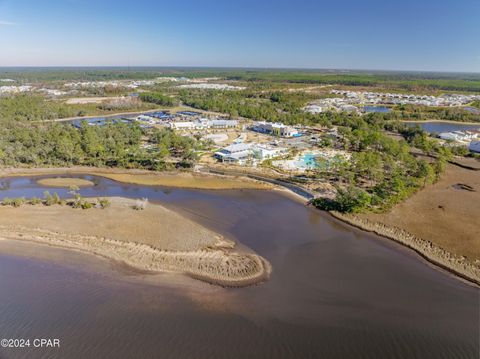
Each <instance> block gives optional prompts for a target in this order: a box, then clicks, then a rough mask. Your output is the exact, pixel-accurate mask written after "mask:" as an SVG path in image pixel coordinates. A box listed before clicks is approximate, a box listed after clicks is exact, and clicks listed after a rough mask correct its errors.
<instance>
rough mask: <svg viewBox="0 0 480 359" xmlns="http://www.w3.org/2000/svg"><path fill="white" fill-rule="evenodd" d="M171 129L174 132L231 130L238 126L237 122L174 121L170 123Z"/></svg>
mask: <svg viewBox="0 0 480 359" xmlns="http://www.w3.org/2000/svg"><path fill="white" fill-rule="evenodd" d="M169 126H170V128H172V129H174V130H206V129H214V130H218V129H230V128H235V127H237V126H238V121H236V120H223V119H219V120H210V119H208V118H200V119H198V120H195V121H172V122H170V123H169Z"/></svg>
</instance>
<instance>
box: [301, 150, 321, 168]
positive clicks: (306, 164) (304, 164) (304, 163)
mask: <svg viewBox="0 0 480 359" xmlns="http://www.w3.org/2000/svg"><path fill="white" fill-rule="evenodd" d="M316 157H318V155H315V154H313V153H305V154H304V155H303V156H302V157H300V158H299V160H298V161H297V166H298V167H300V168H305V169H314V168H318V162H317V161H316V160H315V159H316Z"/></svg>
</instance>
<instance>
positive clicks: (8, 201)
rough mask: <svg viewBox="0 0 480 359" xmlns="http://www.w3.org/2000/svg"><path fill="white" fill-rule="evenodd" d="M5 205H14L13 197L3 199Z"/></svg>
mask: <svg viewBox="0 0 480 359" xmlns="http://www.w3.org/2000/svg"><path fill="white" fill-rule="evenodd" d="M2 205H3V206H12V205H13V199H11V198H8V197H5V198H4V199H3V201H2Z"/></svg>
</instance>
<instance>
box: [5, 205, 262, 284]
mask: <svg viewBox="0 0 480 359" xmlns="http://www.w3.org/2000/svg"><path fill="white" fill-rule="evenodd" d="M134 204H135V201H134V200H130V199H125V198H118V197H117V198H111V206H110V207H108V208H106V209H103V210H102V209H89V210H80V209H73V208H70V207H66V206H51V207H45V206H42V205H35V206H32V205H24V206H22V207H20V208H12V207H0V238H3V239H15V240H23V241H33V242H37V243H41V244H47V245H52V246H57V247H62V248H68V249H74V250H80V251H83V252H88V253H92V254H95V255H99V256H102V257H105V258H108V259H111V260H114V261H118V262H122V263H125V264H127V265H129V266H131V267H133V268H135V269H139V270H145V271H151V272H165V271H168V272H175V273H182V274H186V275H188V276H190V277H192V278H195V279H200V280H203V281H206V282H208V283H212V284H217V285H222V286H235V287H241V286H247V285H252V284H255V283H258V282H261V281H264V280H267V279H268V278H269V274H270V272H271V266H270V264H269V263H268V262H267V261H266V260H265V259H264V258H262V257H260V256H259V255H257V254H255V253H252V252H250V251H248V250H242V251H240V250H237V249H236V244H235V242H234V241H232V240H230V239H226V238H224V237H222V236H221V235H219V234H217V233H215V232H213V231H210V230H209V229H207V228H205V227H203V226H201V225H199V224H197V223H195V222H193V221H191V220H189V219H187V218H185V217H183V216H181V215H179V214H177V213H175V212H173V211H171V210H169V209H167V208H165V207H163V206H160V205H157V204H149V205H148V206H147V207H146V208H145V209H144V210H142V211H136V210H133V209H132V206H133V205H134ZM65 223H68V225H65Z"/></svg>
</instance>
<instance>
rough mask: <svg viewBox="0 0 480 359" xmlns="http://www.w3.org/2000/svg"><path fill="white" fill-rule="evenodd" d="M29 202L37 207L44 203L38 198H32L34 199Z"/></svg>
mask: <svg viewBox="0 0 480 359" xmlns="http://www.w3.org/2000/svg"><path fill="white" fill-rule="evenodd" d="M29 202H30V204H31V205H37V204H40V203H42V200H41V199H40V198H38V197H32V198H30V201H29Z"/></svg>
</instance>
